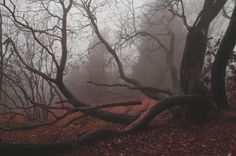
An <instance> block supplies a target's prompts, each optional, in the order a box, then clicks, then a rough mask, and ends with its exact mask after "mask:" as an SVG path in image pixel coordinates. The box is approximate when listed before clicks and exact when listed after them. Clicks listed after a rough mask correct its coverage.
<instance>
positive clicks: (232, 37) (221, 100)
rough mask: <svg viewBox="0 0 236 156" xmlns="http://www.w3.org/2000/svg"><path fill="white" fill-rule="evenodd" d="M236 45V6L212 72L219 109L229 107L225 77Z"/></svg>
mask: <svg viewBox="0 0 236 156" xmlns="http://www.w3.org/2000/svg"><path fill="white" fill-rule="evenodd" d="M235 44H236V5H235V7H234V11H233V14H232V17H231V20H230V23H229V26H228V28H227V30H226V33H225V35H224V37H223V39H222V41H221V44H220V47H219V49H218V52H217V54H216V56H215V61H214V63H213V68H212V72H211V87H212V96H213V100H214V102H215V103H216V104H217V106H218V109H226V108H228V107H229V104H228V101H227V96H226V93H225V92H226V90H225V75H226V66H227V64H228V61H229V58H230V56H231V55H232V53H233V50H234V47H235Z"/></svg>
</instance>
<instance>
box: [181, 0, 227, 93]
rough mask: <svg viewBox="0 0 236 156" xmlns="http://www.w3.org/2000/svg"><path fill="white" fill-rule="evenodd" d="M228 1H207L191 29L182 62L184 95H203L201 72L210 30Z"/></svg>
mask: <svg viewBox="0 0 236 156" xmlns="http://www.w3.org/2000/svg"><path fill="white" fill-rule="evenodd" d="M226 1H227V0H216V1H212V0H205V3H204V6H203V9H202V11H201V12H200V13H199V15H198V17H197V19H196V21H195V23H194V25H193V26H192V27H191V28H189V33H188V35H187V39H186V43H185V49H184V54H183V58H182V62H181V70H180V81H181V88H182V90H183V92H184V94H193V93H195V94H203V93H202V92H204V90H203V87H202V85H201V82H200V79H201V72H202V68H203V63H204V58H205V53H206V49H207V40H208V29H209V25H210V23H211V22H212V20H213V19H214V18H215V17H216V16H217V15H218V13H219V12H220V10H221V9H222V8H223V6H224V4H225V3H226Z"/></svg>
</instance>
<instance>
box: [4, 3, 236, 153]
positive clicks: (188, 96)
mask: <svg viewBox="0 0 236 156" xmlns="http://www.w3.org/2000/svg"><path fill="white" fill-rule="evenodd" d="M51 2H52V3H53V4H54V5H57V6H58V7H59V8H60V11H59V12H60V14H59V15H58V14H56V13H57V12H51V11H50V7H45V5H44V4H48V3H51ZM131 2H133V1H131ZM225 3H226V0H215V1H213V0H205V1H204V5H203V8H202V10H201V12H200V13H199V15H198V17H197V18H196V20H195V22H194V24H193V25H192V26H191V27H190V26H188V22H187V19H186V16H185V11H184V5H183V1H173V0H172V1H168V3H167V5H165V7H170V8H171V9H173V8H176V7H175V6H173V5H178V6H179V5H180V6H181V8H182V9H181V13H182V14H181V15H180V14H178V13H176V12H175V11H173V10H172V11H171V12H172V13H173V14H175V15H176V16H178V17H181V18H182V19H183V23H184V25H185V26H186V28H187V29H188V34H187V38H186V43H185V49H184V54H183V58H182V63H181V69H180V80H181V87H182V90H183V93H184V94H185V95H177V96H172V93H170V91H166V90H162V89H159V88H154V87H149V86H148V87H146V86H144V85H142V84H141V83H140V82H139V81H137V80H136V79H134V78H131V77H130V76H129V75H128V74H127V73H126V71H125V69H124V65H123V62H122V61H121V58H120V55H119V54H118V52H119V50H122V48H121V47H122V45H124V44H125V43H127V42H128V41H131V42H133V41H134V40H133V39H134V38H135V37H137V36H139V35H140V36H145V35H148V36H151V35H150V34H148V33H146V32H143V31H138V29H134V30H133V31H131V32H130V31H126V30H127V29H123V30H122V31H121V32H119V33H121V35H120V36H121V38H120V40H119V43H117V44H111V43H110V41H108V40H107V39H106V38H104V36H103V35H102V33H101V32H100V29H99V25H98V20H97V18H96V13H97V11H98V10H97V9H98V8H99V6H103V5H104V4H103V3H99V2H97V3H95V2H94V3H93V2H92V0H81V1H73V0H68V1H61V0H60V1H59V2H57V1H50V2H45V1H39V4H41V5H42V6H43V10H44V11H46V13H48V14H49V15H50V18H53V19H54V18H55V19H56V21H57V22H55V23H54V24H55V25H54V26H53V27H52V28H48V29H44V30H39V29H37V27H36V28H35V27H34V26H32V25H31V24H30V23H29V22H28V21H27V19H25V18H24V16H20V17H21V18H19V15H18V14H19V13H18V12H17V6H16V5H15V4H14V3H13V2H12V1H10V2H6V1H3V3H0V4H1V5H2V6H3V8H5V9H6V10H7V11H8V12H9V13H10V18H11V19H12V20H13V22H14V24H16V25H17V26H18V28H20V30H22V29H23V30H25V31H27V32H29V33H30V34H31V35H32V37H33V38H34V40H35V41H36V42H37V44H38V45H39V46H40V47H41V48H42V49H43V50H44V52H45V53H46V54H48V55H49V56H50V58H51V60H52V62H53V63H54V65H55V68H56V72H55V75H53V76H52V75H49V74H47V73H45V72H44V71H40V70H38V69H37V68H34V67H32V66H30V65H29V64H28V63H27V62H26V60H25V58H24V57H22V54H21V53H20V52H19V49H20V46H19V45H18V44H19V43H17V42H16V40H14V39H12V37H10V36H8V39H7V40H6V43H8V44H10V45H11V48H12V50H13V51H14V53H15V54H16V56H17V57H18V59H19V61H20V62H21V64H22V66H24V68H26V69H27V70H28V71H29V72H31V73H34V74H36V75H38V76H40V77H42V78H43V79H44V80H46V81H48V82H50V83H52V84H54V85H56V86H57V87H58V89H59V90H60V92H61V93H62V94H63V95H64V97H65V98H66V99H67V100H68V101H69V102H70V103H71V104H72V105H73V107H74V109H73V110H72V111H81V112H84V113H87V114H89V115H93V116H95V117H97V118H100V119H102V120H106V121H110V122H114V123H120V124H126V125H128V126H127V127H126V128H125V129H123V130H121V131H113V130H109V129H98V130H95V131H92V132H88V133H86V134H85V135H83V136H81V137H79V138H78V140H76V141H75V143H78V144H83V143H86V142H88V141H93V140H94V139H98V138H101V137H104V136H105V135H108V134H109V135H116V134H123V133H130V132H135V131H137V130H141V129H143V128H144V126H146V125H147V124H148V123H149V121H151V120H152V119H153V118H154V117H155V116H156V115H158V114H159V113H160V112H162V111H164V110H166V109H169V108H172V107H175V106H185V108H186V112H187V113H186V118H187V119H190V121H192V122H204V121H205V119H206V116H207V114H208V113H209V112H210V111H215V110H214V109H213V108H214V107H212V106H211V103H210V102H209V99H208V97H207V96H206V94H205V92H204V89H203V87H202V86H203V85H202V83H201V72H202V67H203V63H204V57H205V53H206V47H207V41H208V29H209V25H210V23H211V22H212V20H213V19H214V18H215V17H216V16H217V15H218V13H219V12H220V10H221V9H222V8H223V6H224V4H225ZM129 4H131V5H130V6H131V8H133V7H132V6H133V5H132V4H133V3H129ZM72 8H75V9H76V10H77V11H78V12H79V13H80V14H82V15H83V18H85V19H87V20H86V22H85V27H86V28H87V26H89V27H90V28H91V31H92V32H93V33H95V34H96V36H97V38H98V39H99V40H100V42H101V43H102V44H103V46H104V47H105V48H106V50H107V51H108V52H109V54H110V55H111V56H112V57H113V59H114V60H115V62H116V65H117V68H118V71H119V74H120V77H121V79H122V80H123V81H125V82H126V83H128V85H127V84H113V85H110V86H125V87H128V88H130V89H138V90H140V91H141V92H142V93H143V94H145V95H147V96H149V97H151V98H153V99H162V98H163V96H162V97H160V95H161V94H162V95H163V94H164V95H168V96H170V97H168V98H166V99H164V100H161V101H160V102H159V103H157V104H155V105H154V106H153V107H152V108H151V109H150V110H149V111H147V112H146V113H145V114H144V115H142V116H140V117H136V116H128V115H123V114H117V113H111V112H106V111H101V110H98V109H100V108H104V107H106V106H114V105H112V104H108V105H105V106H99V107H91V106H89V105H87V104H85V103H84V102H82V101H81V100H80V99H79V98H77V97H76V96H75V95H74V94H73V93H72V92H71V91H70V90H69V89H68V87H67V86H66V85H65V83H64V74H65V70H66V67H67V66H66V65H67V61H68V53H69V48H68V46H69V45H68V43H69V42H68V40H69V39H68V36H69V34H70V33H69V32H71V31H70V29H69V28H68V17H69V16H68V15H70V14H69V13H70V11H71V9H72ZM177 8H178V7H177ZM40 10H41V8H40ZM131 10H133V9H131ZM131 12H132V13H131V16H132V17H135V16H134V15H135V14H134V11H131ZM232 17H233V18H231V23H230V27H229V29H228V31H229V32H233V33H234V31H233V26H234V14H233V16H232ZM22 18H23V19H24V20H22ZM55 19H54V20H55ZM135 23H136V22H135V20H134V19H133V22H132V24H133V26H134V27H133V28H136V26H135V25H136V24H135ZM231 25H233V26H232V27H231ZM123 31H125V34H126V36H125V38H123V33H122V32H123ZM229 32H226V34H225V36H224V37H225V38H224V39H223V40H225V41H227V40H228V35H229ZM127 34H128V36H127ZM41 35H46V36H53V38H54V39H55V38H56V39H55V40H53V42H51V43H54V41H55V42H56V41H58V42H57V44H56V45H59V46H60V48H59V50H60V54H55V53H53V50H52V49H50V48H49V46H48V44H46V43H44V42H43V40H42V38H40V36H41ZM225 41H223V42H222V46H223V47H224V46H225V45H224V44H225ZM229 44H230V46H229V47H231V48H232V47H233V46H235V43H234V42H232V43H231V42H230V43H229ZM233 44H234V45H233ZM118 45H119V47H118V48H117V46H118ZM50 46H51V45H50ZM54 46H55V45H54ZM222 46H220V48H219V52H220V53H222V52H221V51H222V48H221V47H222ZM51 47H53V46H51ZM54 50H55V49H54ZM230 50H231V49H230ZM230 52H232V51H230ZM227 59H228V58H226V59H224V60H223V61H222V62H225V60H226V61H228V60H227ZM216 62H217V61H216ZM220 62H221V60H220ZM222 62H221V63H222ZM221 63H220V64H219V66H215V67H214V68H215V69H214V70H215V71H218V70H219V71H222V69H225V68H224V67H223V65H224V64H221ZM216 65H217V63H216ZM221 68H222V69H221ZM221 84H222V83H221ZM107 86H109V85H107ZM156 93H158V94H156ZM117 105H120V103H119V104H116V105H115V106H117ZM216 106H217V108H220V107H219V105H216ZM57 120H59V119H57ZM48 124H51V123H48ZM73 143H74V142H73ZM56 145H58V147H59V146H61V145H62V143H58V144H56ZM66 145H68V144H66ZM4 146H5V144H4ZM43 146H44V147H51V145H50V144H47V145H43ZM35 147H37V146H28V148H31V149H32V148H35ZM15 148H17V146H15Z"/></svg>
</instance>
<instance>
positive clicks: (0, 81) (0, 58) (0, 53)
mask: <svg viewBox="0 0 236 156" xmlns="http://www.w3.org/2000/svg"><path fill="white" fill-rule="evenodd" d="M2 86H3V51H2V13H1V10H0V102H1V100H2Z"/></svg>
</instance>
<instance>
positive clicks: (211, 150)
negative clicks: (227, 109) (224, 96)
mask: <svg viewBox="0 0 236 156" xmlns="http://www.w3.org/2000/svg"><path fill="white" fill-rule="evenodd" d="M77 148H78V149H77V150H74V151H73V153H74V154H76V155H78V156H91V155H97V156H144V155H147V156H236V122H233V121H231V122H230V121H226V120H224V119H219V120H217V121H212V122H210V123H208V124H206V125H203V126H200V127H199V126H192V127H188V128H176V126H175V125H174V124H168V125H166V126H165V127H159V128H155V129H152V130H150V129H149V130H148V129H147V130H145V131H142V132H139V133H136V134H131V135H124V136H118V137H113V138H110V139H106V140H102V141H98V142H95V143H93V144H91V145H87V146H83V147H77ZM233 151H234V152H233ZM66 156H72V154H67V155H66Z"/></svg>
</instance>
